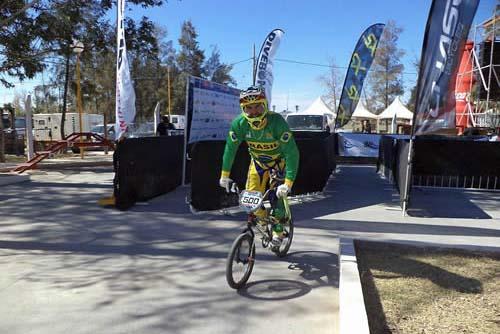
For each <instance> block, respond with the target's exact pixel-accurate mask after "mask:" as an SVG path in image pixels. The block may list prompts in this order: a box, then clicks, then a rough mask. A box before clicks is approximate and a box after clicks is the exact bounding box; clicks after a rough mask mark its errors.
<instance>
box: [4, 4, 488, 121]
mask: <svg viewBox="0 0 500 334" xmlns="http://www.w3.org/2000/svg"><path fill="white" fill-rule="evenodd" d="M439 1H445V0H439ZM495 3H496V0H481V2H480V4H479V7H478V10H477V12H476V17H475V19H474V24H478V23H480V22H483V21H485V20H486V19H487V18H489V17H491V15H492V12H493V8H494V5H495ZM430 5H431V0H378V1H375V0H357V1H352V0H309V1H299V0H253V1H243V0H168V2H167V3H165V4H164V5H163V6H162V7H159V8H158V7H157V8H149V9H144V8H142V7H139V6H134V5H130V6H128V7H127V13H126V15H127V16H130V17H133V18H135V19H140V17H142V16H147V17H149V18H150V19H151V20H152V21H154V22H155V23H157V24H158V25H160V26H162V27H163V28H164V29H166V30H167V36H166V39H167V40H172V41H174V46H175V47H176V49H177V45H178V44H177V40H178V38H179V36H180V31H181V25H182V23H183V22H184V21H185V20H191V22H192V23H193V25H194V27H195V28H196V31H197V33H198V42H199V46H200V48H201V49H203V50H205V55H206V56H207V57H208V56H209V55H210V53H211V50H212V48H213V47H214V46H217V48H218V49H219V50H220V53H221V60H222V62H224V63H228V64H233V63H237V64H235V65H234V67H233V70H232V72H231V75H232V76H233V77H234V78H235V80H236V82H237V87H238V88H241V89H242V88H246V87H248V86H250V85H251V83H252V61H251V60H247V61H244V60H246V59H249V58H251V57H252V55H253V47H254V45H255V47H256V53H258V52H259V49H260V46H261V44H262V42H263V41H264V39H265V37H266V36H267V34H268V33H269V32H270V31H272V30H273V29H275V28H280V29H282V30H284V31H285V34H284V37H283V39H282V41H281V45H280V47H279V49H278V51H277V54H276V59H275V63H274V70H273V73H274V84H273V93H272V102H271V104H272V105H276V109H277V110H279V111H281V110H284V109H286V108H287V106H288V109H290V110H292V109H295V105H298V106H299V109H301V110H303V109H306V108H307V107H308V106H309V105H310V104H311V103H312V102H313V101H314V100H315V99H316V98H317V97H318V96H320V95H322V94H325V93H326V91H327V90H326V87H325V86H324V84H322V83H321V81H320V80H319V78H320V77H321V76H324V75H328V73H329V68H328V67H326V65H328V64H330V63H331V61H332V60H333V61H334V62H335V64H336V65H337V66H339V67H341V68H340V69H339V71H338V73H339V74H340V76H341V80H340V81H341V82H343V78H344V76H345V73H346V67H347V66H348V65H349V61H350V58H351V54H352V51H353V48H354V46H355V44H356V42H357V40H358V38H359V36H360V35H361V33H362V32H363V31H364V30H365V29H366V28H367V27H368V26H370V25H371V24H374V23H386V22H387V21H388V20H394V21H395V22H396V24H397V25H398V26H400V27H402V28H403V32H402V33H401V35H400V37H399V40H398V47H399V48H401V49H403V50H405V51H406V54H405V56H404V57H403V58H402V59H401V60H402V63H403V64H404V65H405V70H404V74H403V82H404V86H405V90H406V92H405V95H404V96H403V99H402V100H403V101H406V100H407V99H408V98H409V92H410V89H411V88H412V87H413V86H414V85H415V83H416V80H417V73H416V69H415V68H414V66H413V63H414V61H415V60H416V59H418V58H420V53H421V47H422V41H423V34H424V30H425V25H426V22H427V16H428V13H429V8H430ZM115 14H116V13H115V12H112V13H110V17H111V18H114V17H115ZM280 59H281V60H280ZM283 60H289V61H294V62H303V63H313V64H319V65H323V66H313V65H303V64H298V63H291V62H288V61H283ZM238 62H239V63H238ZM40 81H41V78H40V76H38V77H37V78H35V79H34V80H32V81H26V82H24V83H22V84H17V85H16V88H15V89H17V90H20V91H21V90H22V91H25V92H29V91H30V90H32V89H33V85H34V84H40ZM13 96H14V90H12V89H11V90H7V89H5V88H3V87H0V104H3V103H5V102H10V101H11V100H12V98H13Z"/></svg>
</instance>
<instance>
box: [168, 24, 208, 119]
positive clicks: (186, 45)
mask: <svg viewBox="0 0 500 334" xmlns="http://www.w3.org/2000/svg"><path fill="white" fill-rule="evenodd" d="M197 37H198V34H197V33H196V29H195V27H194V26H193V24H192V23H191V21H185V22H184V23H183V24H182V29H181V37H180V38H179V46H180V50H179V52H178V53H177V58H176V65H177V68H178V70H179V73H178V75H176V76H175V77H174V80H173V85H172V88H173V89H172V105H173V110H174V113H178V112H179V111H183V110H184V108H185V102H186V81H187V78H188V76H189V75H193V76H197V77H203V76H204V69H203V62H204V61H205V53H204V52H203V50H201V49H200V48H199V46H198V41H197V40H196V38H197Z"/></svg>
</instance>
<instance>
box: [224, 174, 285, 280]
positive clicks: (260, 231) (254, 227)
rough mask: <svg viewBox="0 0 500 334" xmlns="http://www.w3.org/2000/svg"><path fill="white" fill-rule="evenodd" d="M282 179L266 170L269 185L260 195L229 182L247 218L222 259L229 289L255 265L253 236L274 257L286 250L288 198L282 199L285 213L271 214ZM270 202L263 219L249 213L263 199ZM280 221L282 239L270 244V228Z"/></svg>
mask: <svg viewBox="0 0 500 334" xmlns="http://www.w3.org/2000/svg"><path fill="white" fill-rule="evenodd" d="M283 181H284V177H283V176H282V175H280V172H279V171H277V170H274V169H272V170H271V171H270V178H269V188H268V190H267V191H266V192H265V193H264V194H262V193H261V192H259V191H248V190H243V191H241V192H240V191H239V189H238V186H237V185H236V183H233V185H232V187H231V192H233V193H237V194H239V204H240V207H242V208H243V209H244V210H245V211H246V212H247V213H248V214H249V215H250V217H251V219H249V221H247V226H246V228H245V229H244V230H243V232H242V233H241V234H239V235H238V237H237V238H236V239H235V240H234V242H233V244H232V246H231V249H230V251H229V254H228V256H227V260H226V280H227V283H228V284H229V286H230V287H231V288H233V289H239V288H241V287H243V286H244V285H245V284H246V282H247V281H248V279H249V278H250V275H251V274H252V270H253V266H254V264H255V243H256V241H255V239H256V237H258V238H260V240H261V244H262V247H264V248H269V249H270V250H271V251H272V252H273V253H275V254H276V255H277V256H278V257H284V256H286V254H287V253H288V250H289V249H290V246H291V245H292V239H293V220H292V214H291V211H290V206H289V203H288V198H287V197H284V198H283V204H284V209H285V216H284V218H283V219H281V221H278V220H277V219H276V218H274V217H273V211H274V210H275V209H276V206H277V203H278V197H277V196H276V189H277V188H278V186H279V185H280V184H282V183H283ZM265 201H267V202H268V203H269V204H270V208H266V210H267V211H268V214H267V217H266V218H262V219H261V218H257V217H256V216H255V215H253V213H254V212H255V211H256V210H258V209H259V208H261V207H264V208H265V206H264V202H265ZM278 223H280V224H281V225H282V228H283V241H282V243H281V245H280V246H279V247H276V246H273V244H272V242H271V240H272V238H273V228H274V226H275V225H276V224H278Z"/></svg>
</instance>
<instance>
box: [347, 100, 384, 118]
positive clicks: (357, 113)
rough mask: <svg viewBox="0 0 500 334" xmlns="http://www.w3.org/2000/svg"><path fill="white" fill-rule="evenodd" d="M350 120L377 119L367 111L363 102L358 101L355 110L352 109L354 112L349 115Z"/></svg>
mask: <svg viewBox="0 0 500 334" xmlns="http://www.w3.org/2000/svg"><path fill="white" fill-rule="evenodd" d="M351 118H356V119H377V118H378V116H377V115H375V114H374V113H371V112H370V111H369V110H368V109H366V107H365V104H364V103H363V101H359V102H358V105H357V106H356V109H354V112H353V113H352V115H351Z"/></svg>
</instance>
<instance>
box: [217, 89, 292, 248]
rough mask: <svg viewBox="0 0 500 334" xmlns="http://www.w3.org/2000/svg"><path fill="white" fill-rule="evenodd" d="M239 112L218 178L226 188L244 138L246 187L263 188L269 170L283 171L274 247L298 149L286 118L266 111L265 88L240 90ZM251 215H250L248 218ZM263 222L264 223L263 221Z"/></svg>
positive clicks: (280, 236)
mask: <svg viewBox="0 0 500 334" xmlns="http://www.w3.org/2000/svg"><path fill="white" fill-rule="evenodd" d="M240 106H241V109H242V113H241V114H240V115H239V116H238V117H236V118H235V119H234V120H233V122H232V123H231V129H230V131H229V135H228V137H227V140H226V147H225V150H224V156H223V160H222V173H221V177H220V180H219V184H220V186H221V187H223V188H225V189H226V191H228V192H229V188H230V186H231V184H232V182H233V181H232V180H231V179H230V178H229V176H230V172H231V167H232V165H233V161H234V158H235V156H236V152H237V150H238V147H239V145H240V144H241V142H243V141H246V142H247V145H248V152H249V153H250V157H251V161H250V166H249V169H248V175H247V183H246V189H247V190H251V191H252V190H253V191H259V192H261V193H264V192H265V189H266V185H267V183H268V180H269V174H270V170H271V169H274V170H278V171H280V174H283V172H284V173H285V181H284V183H283V184H281V185H280V186H278V188H277V190H276V195H277V197H278V201H277V205H276V208H275V209H274V210H273V212H272V214H273V217H274V218H276V220H277V222H278V223H277V224H274V226H273V240H272V245H273V247H279V246H280V245H281V242H282V240H283V233H282V231H283V229H282V226H281V223H283V220H284V217H285V209H284V204H283V199H282V198H283V197H286V196H287V194H288V192H289V191H290V189H291V188H292V185H293V182H294V180H295V177H296V176H297V170H298V166H299V150H298V149H297V145H296V144H295V140H294V139H293V135H292V132H291V131H290V128H289V127H288V124H287V122H286V121H285V119H284V118H283V117H282V116H281V115H279V114H277V113H274V112H271V111H269V109H268V105H267V99H266V95H265V93H264V89H263V88H262V87H260V86H252V87H249V88H248V89H247V90H244V91H241V93H240ZM255 216H256V217H257V218H260V219H258V221H261V219H262V218H266V217H267V211H266V210H265V209H264V208H261V209H259V210H257V211H256V212H255ZM253 218H254V216H252V215H250V216H249V220H251V219H253ZM264 224H265V223H264Z"/></svg>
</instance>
